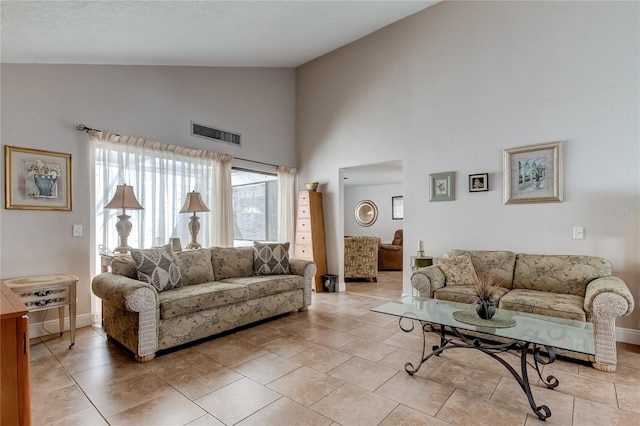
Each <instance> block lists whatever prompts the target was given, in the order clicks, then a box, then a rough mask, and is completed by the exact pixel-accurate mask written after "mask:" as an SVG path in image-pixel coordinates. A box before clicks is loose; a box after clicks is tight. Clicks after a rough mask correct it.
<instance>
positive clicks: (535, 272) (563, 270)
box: [513, 254, 612, 297]
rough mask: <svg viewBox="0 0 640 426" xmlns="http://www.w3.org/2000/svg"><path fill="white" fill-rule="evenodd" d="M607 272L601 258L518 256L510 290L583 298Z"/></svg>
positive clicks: (608, 264)
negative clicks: (591, 286)
mask: <svg viewBox="0 0 640 426" xmlns="http://www.w3.org/2000/svg"><path fill="white" fill-rule="evenodd" d="M611 272H612V267H611V262H609V261H608V260H606V259H603V258H601V257H595V256H567V255H564V256H561V255H555V256H554V255H537V254H518V256H517V257H516V270H515V273H514V279H513V288H514V289H524V290H539V291H544V292H550V293H556V294H573V295H575V296H581V297H584V295H585V292H586V289H587V285H588V284H589V283H590V282H591V281H593V280H594V279H596V278H600V277H606V276H609V275H611Z"/></svg>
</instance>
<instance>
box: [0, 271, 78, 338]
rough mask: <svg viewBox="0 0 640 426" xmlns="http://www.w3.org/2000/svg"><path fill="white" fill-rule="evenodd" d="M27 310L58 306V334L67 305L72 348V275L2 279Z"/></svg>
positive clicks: (62, 330)
mask: <svg viewBox="0 0 640 426" xmlns="http://www.w3.org/2000/svg"><path fill="white" fill-rule="evenodd" d="M3 282H4V284H5V285H6V286H7V287H9V289H11V291H13V292H14V293H15V295H16V296H18V298H19V299H20V301H21V302H22V303H24V305H25V306H26V307H27V309H28V310H29V312H37V311H43V310H46V309H52V308H58V316H59V319H60V335H61V336H62V333H63V332H64V307H65V306H69V334H70V336H71V345H69V348H72V347H73V345H74V344H75V342H76V284H77V283H78V277H76V276H74V275H64V274H60V275H37V276H31V277H21V278H13V279H10V280H3Z"/></svg>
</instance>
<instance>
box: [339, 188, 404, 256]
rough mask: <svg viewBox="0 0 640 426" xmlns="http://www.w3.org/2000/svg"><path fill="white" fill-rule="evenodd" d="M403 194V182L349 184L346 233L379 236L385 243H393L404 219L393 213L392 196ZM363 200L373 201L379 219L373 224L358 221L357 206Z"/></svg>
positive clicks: (346, 196) (345, 202) (346, 194)
mask: <svg viewBox="0 0 640 426" xmlns="http://www.w3.org/2000/svg"><path fill="white" fill-rule="evenodd" d="M398 195H402V184H401V183H394V184H387V185H367V186H348V187H345V189H344V235H366V236H369V237H378V238H380V241H381V242H382V243H383V244H391V241H392V240H393V234H394V232H395V231H396V230H397V229H402V220H398V219H395V220H394V219H393V218H392V215H391V213H392V212H391V197H395V196H398ZM362 200H369V201H373V202H374V203H375V205H376V207H377V209H378V219H377V220H376V221H375V222H374V223H373V225H371V226H361V225H359V224H358V222H356V217H355V208H356V206H357V205H358V203H359V202H360V201H362Z"/></svg>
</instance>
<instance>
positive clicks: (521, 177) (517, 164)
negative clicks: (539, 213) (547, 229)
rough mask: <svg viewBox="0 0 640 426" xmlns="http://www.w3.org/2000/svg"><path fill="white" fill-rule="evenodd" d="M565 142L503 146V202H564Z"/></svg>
mask: <svg viewBox="0 0 640 426" xmlns="http://www.w3.org/2000/svg"><path fill="white" fill-rule="evenodd" d="M562 164H563V142H561V141H560V142H550V143H544V144H539V145H528V146H523V147H519V148H510V149H505V150H504V204H523V203H553V202H561V201H562V196H563V188H562V186H563V185H562V181H563V176H562V173H563V172H562Z"/></svg>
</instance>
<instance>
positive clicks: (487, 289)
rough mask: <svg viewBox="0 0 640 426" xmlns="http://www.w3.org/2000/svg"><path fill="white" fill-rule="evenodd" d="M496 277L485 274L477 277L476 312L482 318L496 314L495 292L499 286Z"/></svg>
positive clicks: (488, 317) (489, 317)
mask: <svg viewBox="0 0 640 426" xmlns="http://www.w3.org/2000/svg"><path fill="white" fill-rule="evenodd" d="M499 281H500V279H499V278H498V277H496V276H495V275H492V274H485V275H482V276H480V277H478V280H477V281H476V283H475V288H474V290H475V293H476V313H477V314H478V316H479V317H480V318H482V319H491V318H493V316H494V315H495V314H496V301H495V297H496V293H497V291H498V289H499V288H500V286H499V285H497V283H498V282H499Z"/></svg>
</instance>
